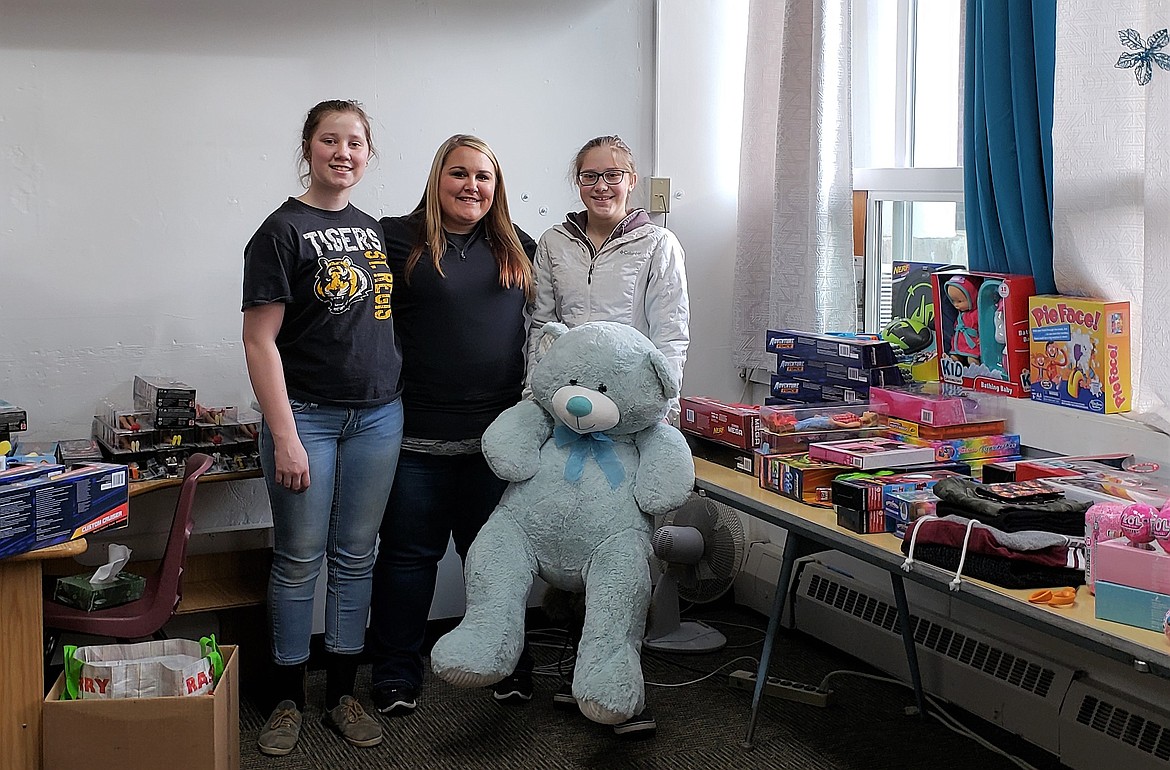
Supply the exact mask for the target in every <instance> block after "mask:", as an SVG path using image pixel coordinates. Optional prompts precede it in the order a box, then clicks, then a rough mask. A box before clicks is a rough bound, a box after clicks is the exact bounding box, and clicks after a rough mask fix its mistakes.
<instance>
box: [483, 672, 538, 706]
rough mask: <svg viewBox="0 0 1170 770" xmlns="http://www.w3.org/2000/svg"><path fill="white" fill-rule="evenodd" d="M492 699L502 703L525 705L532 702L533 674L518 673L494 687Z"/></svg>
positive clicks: (505, 678)
mask: <svg viewBox="0 0 1170 770" xmlns="http://www.w3.org/2000/svg"><path fill="white" fill-rule="evenodd" d="M492 697H493V698H495V699H496V700H497V701H499V702H500V703H510V704H515V703H523V702H525V701H530V700H532V674H529V673H526V672H516V673H514V674H512V675H511V676H506V677H504V678H503V679H501V680H500V681H498V682H496V683H495V684H494V685H492Z"/></svg>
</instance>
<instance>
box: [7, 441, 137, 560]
mask: <svg viewBox="0 0 1170 770" xmlns="http://www.w3.org/2000/svg"><path fill="white" fill-rule="evenodd" d="M129 517H130V506H129V487H128V486H127V473H126V466H125V465H111V464H108V463H83V464H81V465H75V466H73V467H72V468H67V469H66V470H64V471H63V472H60V473H55V474H52V475H47V476H38V477H36V478H31V479H27V480H25V481H17V482H14V483H12V484H3V485H0V557H4V556H12V555H14V554H18V553H24V552H26V551H32V550H35V549H37V548H44V547H45V546H49V545H56V544H57V543H64V542H66V541H69V540H74V539H76V538H79V537H83V536H85V535H88V534H90V533H91V532H97V531H98V530H101V529H107V528H109V527H112V526H115V525H117V524H125V523H126V521H127V520H128V519H129Z"/></svg>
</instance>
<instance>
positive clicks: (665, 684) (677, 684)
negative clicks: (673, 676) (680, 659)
mask: <svg viewBox="0 0 1170 770" xmlns="http://www.w3.org/2000/svg"><path fill="white" fill-rule="evenodd" d="M656 657H657V656H656ZM744 660H747V661H751V662H752V663H754V664H755V665H756V666H759V665H760V661H759V660H757V659H756V658H753V657H751V656H750V655H741V656H740V657H738V658H735V659H734V660H729V661H727V662H726V663H724V664H723V665H722V666H720V667H719V668H717V669H715V670H714V671H712V672H710V673H706V672H702V671H699V670H698V669H693V668H689V667H688V666H683V665H681V664H677V663H676V664H675V665H677V666H679V668H685V669H687V670H689V671H696V672H697V673H701V674H703V676H701V677H699V678H698V679H691V680H688V681H686V682H646V685H647V686H648V687H689V686H690V685H692V684H698V683H699V682H702V681H705V680H707V679H710V678H711V677H713V676H715V675H716V674H718V673H719V672H720V671H722V670H723V669H725V668H727V667H728V666H732V665H735V664H736V663H739V662H740V661H744ZM671 662H673V661H671Z"/></svg>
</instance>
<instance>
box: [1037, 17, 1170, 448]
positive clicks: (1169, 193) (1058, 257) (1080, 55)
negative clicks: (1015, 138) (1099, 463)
mask: <svg viewBox="0 0 1170 770" xmlns="http://www.w3.org/2000/svg"><path fill="white" fill-rule="evenodd" d="M1168 27H1170V3H1166V2H1164V0H1061V2H1059V3H1058V4H1057V17H1056V90H1055V98H1054V110H1053V127H1052V149H1053V164H1052V165H1053V187H1052V198H1053V212H1052V227H1053V260H1052V263H1053V271H1054V273H1055V275H1056V286H1057V289H1058V291H1060V293H1062V294H1075V295H1081V296H1097V297H1104V298H1107V299H1129V301H1130V315H1131V318H1132V319H1133V324H1132V328H1131V344H1132V348H1133V358H1132V361H1133V379H1134V386H1135V394H1136V395H1135V399H1134V408H1135V412H1134V413H1133V414H1131V416H1132V417H1135V418H1137V419H1140V420H1143V421H1144V422H1148V423H1150V424H1152V425H1155V426H1157V427H1160V428H1162V429H1163V430H1166V429H1167V428H1170V334H1168V333H1170V324H1167V323H1166V321H1165V319H1166V316H1167V308H1168V307H1170V305H1168V304H1167V303H1168V302H1170V238H1168V235H1170V173H1168V171H1170V169H1168V168H1167V160H1168V158H1170V131H1168V129H1170V71H1167V70H1164V69H1162V68H1161V65H1160V64H1159V61H1161V62H1164V63H1166V64H1168V65H1170V59H1168V58H1165V57H1161V58H1160V57H1159V56H1157V55H1152V54H1163V55H1170V45H1167V44H1166V43H1167V41H1168V40H1170V38H1168V37H1167V33H1166V29H1167V28H1168ZM1128 30H1133V32H1132V33H1131V32H1128ZM1135 33H1136V34H1135ZM1123 54H1129V56H1126V57H1125V58H1124V59H1123V58H1122V55H1123ZM1143 59H1145V60H1146V63H1145V64H1143V63H1142V60H1143ZM1119 60H1120V63H1121V65H1122V66H1118V63H1119ZM1125 65H1129V66H1125ZM1143 82H1144V84H1143Z"/></svg>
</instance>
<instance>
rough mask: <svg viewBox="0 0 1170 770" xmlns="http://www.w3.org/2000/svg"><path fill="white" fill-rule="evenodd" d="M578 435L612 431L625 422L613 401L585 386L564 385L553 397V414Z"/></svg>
mask: <svg viewBox="0 0 1170 770" xmlns="http://www.w3.org/2000/svg"><path fill="white" fill-rule="evenodd" d="M550 411H551V412H552V413H553V414H554V415H555V416H556V417H558V418H559V419H560V421H561V422H563V423H564V424H565V425H567V426H569V427H570V428H572V429H573V430H575V431H577V432H578V433H592V432H595V431H604V430H609V429H610V428H612V427H613V426H615V425H617V424H618V423H619V422H621V414H620V411H619V410H618V407H617V404H615V403H614V401H613V399H611V398H610V397H609V396H607V395H605V394H604V393H599V392H597V391H596V390H591V389H590V388H586V387H583V386H581V385H562V386H561V387H559V388H557V390H556V392H555V393H553V396H552V409H551V410H550Z"/></svg>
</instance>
